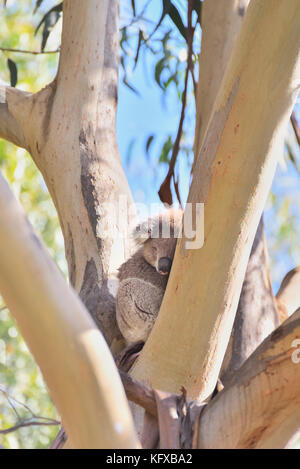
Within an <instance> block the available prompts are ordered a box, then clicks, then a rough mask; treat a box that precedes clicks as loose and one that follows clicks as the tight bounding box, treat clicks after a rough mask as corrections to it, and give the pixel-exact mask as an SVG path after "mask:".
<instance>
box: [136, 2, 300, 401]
mask: <svg viewBox="0 0 300 469" xmlns="http://www.w3.org/2000/svg"><path fill="white" fill-rule="evenodd" d="M299 28H300V5H299V2H297V1H296V0H293V1H291V2H290V3H289V9H287V8H286V4H285V2H282V0H271V1H269V2H262V1H261V0H253V1H252V2H251V4H250V6H249V8H248V11H247V14H246V17H245V20H244V22H243V25H242V29H241V32H240V35H239V37H238V39H237V42H236V47H235V49H234V52H233V55H232V58H231V61H230V65H229V67H228V69H227V71H226V75H225V78H224V80H223V83H222V87H221V90H220V93H219V94H218V98H217V101H216V103H215V106H214V113H213V116H212V117H211V119H210V123H209V125H208V130H207V132H206V137H205V141H204V143H203V146H202V149H201V152H200V155H199V158H198V159H197V161H196V165H195V168H194V178H193V183H192V187H191V191H190V195H189V198H188V201H189V202H191V203H194V204H195V203H197V202H204V203H205V233H204V239H205V242H204V246H203V247H202V248H201V249H198V250H194V251H191V250H190V251H187V250H186V249H185V242H186V239H185V238H184V237H183V238H182V239H181V240H180V242H179V245H178V247H177V250H176V254H175V259H174V263H173V268H172V272H171V276H170V279H169V282H168V287H167V290H166V294H165V297H164V300H163V304H162V308H161V311H160V315H159V318H158V320H157V322H156V324H155V326H154V329H153V331H152V334H151V335H150V337H149V339H148V341H147V343H146V345H145V347H144V349H143V351H142V354H141V356H140V358H139V360H138V361H137V363H136V364H135V366H134V369H133V375H134V376H135V377H136V378H138V379H141V380H147V381H148V382H150V383H151V384H152V385H153V386H154V387H156V388H158V389H163V390H167V391H170V392H177V393H178V392H179V391H180V388H181V387H182V386H184V387H185V388H186V389H187V391H188V394H189V395H190V396H191V397H198V398H200V399H206V398H207V397H208V396H209V395H210V394H211V393H212V392H213V389H214V387H215V385H216V381H217V378H218V375H219V371H220V367H221V364H222V361H223V357H224V354H225V350H226V347H227V344H228V340H229V336H230V333H231V329H232V326H233V322H234V318H235V313H236V309H237V304H238V299H239V296H240V292H241V288H242V282H243V279H244V275H245V271H246V266H247V262H248V259H249V255H250V249H251V246H252V243H253V240H254V236H255V232H256V229H257V226H258V223H259V220H260V217H261V214H262V210H263V207H264V204H265V200H266V197H267V194H268V191H269V188H270V185H271V182H272V179H273V175H274V172H275V168H276V164H277V157H278V154H279V153H278V152H279V151H280V150H281V149H282V145H283V137H284V132H285V130H286V125H287V122H288V119H289V116H290V114H291V110H292V107H293V105H294V102H295V99H296V97H297V87H296V86H298V85H295V84H297V83H298V82H299V50H300V37H299ZM272 31H276V36H275V37H274V34H272ZM266 64H268V67H266ZM270 103H272V105H270ZM174 344H176V346H174ZM153 357H156V359H155V360H154V359H153ZM158 357H159V358H158Z"/></svg>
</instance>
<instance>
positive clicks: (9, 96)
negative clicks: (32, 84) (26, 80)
mask: <svg viewBox="0 0 300 469" xmlns="http://www.w3.org/2000/svg"><path fill="white" fill-rule="evenodd" d="M25 96H28V93H25V92H23V91H20V90H17V89H15V88H11V87H10V86H5V84H4V83H2V82H1V81H0V137H2V138H5V139H6V140H9V141H10V142H12V143H14V144H15V145H18V146H19V147H22V148H26V142H25V138H24V135H23V132H22V129H21V127H20V125H19V123H18V121H17V120H16V119H15V117H14V108H15V103H16V102H18V101H22V100H23V98H24V97H25Z"/></svg>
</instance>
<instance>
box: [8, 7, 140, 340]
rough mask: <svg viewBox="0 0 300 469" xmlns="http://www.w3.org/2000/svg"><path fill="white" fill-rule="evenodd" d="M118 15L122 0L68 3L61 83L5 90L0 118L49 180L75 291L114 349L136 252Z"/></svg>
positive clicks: (59, 74) (65, 18)
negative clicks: (123, 144) (121, 122)
mask: <svg viewBox="0 0 300 469" xmlns="http://www.w3.org/2000/svg"><path fill="white" fill-rule="evenodd" d="M117 9H118V2H117V1H116V0H111V1H108V0H106V1H104V2H102V5H101V8H100V6H99V3H98V1H97V0H88V2H85V4H84V5H83V3H82V2H81V1H80V0H73V1H70V0H66V1H65V2H64V11H63V15H64V16H63V18H64V21H63V32H62V46H61V56H60V62H59V69H58V73H57V77H56V79H55V80H54V82H53V83H51V84H50V85H49V86H47V87H46V88H44V89H43V90H41V91H40V92H39V93H37V94H35V95H31V94H27V93H26V94H25V93H21V92H18V91H16V90H12V89H3V88H2V95H6V98H7V99H6V100H5V102H3V101H4V99H2V104H1V111H0V112H1V114H0V116H1V115H2V116H3V120H2V119H1V122H2V124H0V135H1V136H2V137H4V138H6V139H11V140H12V141H13V142H14V143H17V144H18V145H21V146H23V147H24V148H26V149H28V150H29V152H30V154H31V156H32V157H33V159H34V161H35V163H36V164H37V166H38V168H39V169H40V171H41V173H42V174H43V176H44V179H45V181H46V184H47V187H48V189H49V192H50V194H51V196H52V199H53V201H54V203H55V206H56V209H57V212H58V215H59V219H60V224H61V227H62V231H63V235H64V240H65V250H66V257H67V261H68V267H69V277H70V281H71V284H72V285H73V286H74V287H75V289H76V290H77V291H78V292H80V296H81V298H82V300H83V302H84V303H85V305H86V306H87V308H88V309H89V311H90V313H91V314H92V316H93V318H94V319H95V320H96V322H97V324H98V326H99V327H100V329H101V330H102V332H103V333H104V335H105V337H106V339H107V341H108V343H111V342H112V340H113V338H114V337H119V331H118V329H117V325H116V321H115V315H114V295H115V293H116V289H117V280H116V271H117V268H118V267H119V265H120V264H121V263H122V262H123V261H124V260H125V259H126V257H127V256H128V255H129V253H130V249H131V246H130V243H129V240H128V236H127V227H128V224H129V216H130V214H131V213H130V209H131V210H132V197H131V193H130V189H129V186H128V183H127V180H126V177H125V175H124V172H123V169H122V166H121V162H120V156H119V152H118V148H117V144H116V131H115V118H116V105H117V95H118V37H119V36H118V34H119V33H118V21H117V20H118V10H117ZM7 116H8V117H9V120H8V121H6V122H5V120H4V119H5V118H6V117H7ZM8 127H9V128H8ZM20 129H22V130H20ZM120 197H121V200H123V205H124V209H123V213H122V216H123V217H124V214H125V217H126V211H127V212H128V218H125V219H124V218H122V219H121V220H120V219H118V218H117V217H114V216H113V210H115V213H116V215H118V205H117V204H118V202H119V198H120ZM108 202H110V203H111V204H112V208H110V213H109V216H107V213H106V206H105V204H107V203H108ZM131 215H132V214H131ZM133 215H134V214H133Z"/></svg>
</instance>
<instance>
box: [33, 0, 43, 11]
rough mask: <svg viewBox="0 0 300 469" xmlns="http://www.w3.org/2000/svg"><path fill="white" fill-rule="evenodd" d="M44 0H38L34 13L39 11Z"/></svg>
mask: <svg viewBox="0 0 300 469" xmlns="http://www.w3.org/2000/svg"><path fill="white" fill-rule="evenodd" d="M43 1H44V0H36V2H35V7H34V10H33V14H34V13H36V12H37V10H38V9H39V8H40V6H41V4H42V3H43Z"/></svg>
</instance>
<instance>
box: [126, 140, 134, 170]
mask: <svg viewBox="0 0 300 469" xmlns="http://www.w3.org/2000/svg"><path fill="white" fill-rule="evenodd" d="M135 142H136V140H135V138H133V139H132V140H130V142H129V145H128V148H127V153H126V161H127V164H128V163H130V160H131V157H132V151H133V148H134V145H135Z"/></svg>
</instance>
